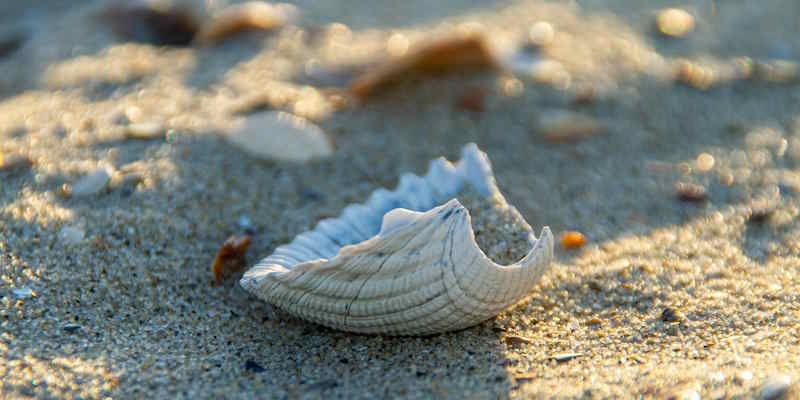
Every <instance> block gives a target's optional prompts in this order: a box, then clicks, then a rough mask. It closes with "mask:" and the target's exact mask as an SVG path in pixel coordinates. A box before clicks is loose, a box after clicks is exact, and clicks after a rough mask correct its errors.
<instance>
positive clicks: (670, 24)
mask: <svg viewBox="0 0 800 400" xmlns="http://www.w3.org/2000/svg"><path fill="white" fill-rule="evenodd" d="M656 27H657V28H658V31H659V32H661V34H663V35H664V36H669V37H674V38H680V37H684V36H686V35H688V34H689V33H690V32H691V31H692V30H694V17H693V16H692V14H689V13H688V12H687V11H686V10H682V9H680V8H667V9H664V10H661V11H659V12H658V15H657V16H656Z"/></svg>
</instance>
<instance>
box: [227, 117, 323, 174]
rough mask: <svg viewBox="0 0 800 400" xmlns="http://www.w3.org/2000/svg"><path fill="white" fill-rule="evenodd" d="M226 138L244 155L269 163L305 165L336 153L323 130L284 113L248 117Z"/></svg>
mask: <svg viewBox="0 0 800 400" xmlns="http://www.w3.org/2000/svg"><path fill="white" fill-rule="evenodd" d="M226 138H227V139H228V141H229V142H230V143H232V144H234V145H236V146H237V147H239V148H240V149H242V150H244V151H245V152H247V153H249V154H251V155H253V156H255V157H259V158H263V159H268V160H280V161H296V162H305V161H309V160H311V159H313V158H323V157H328V156H330V155H331V154H332V153H333V148H332V146H331V143H330V141H329V140H328V137H327V136H326V135H325V132H323V131H322V129H320V127H318V126H316V125H314V124H313V123H311V122H309V121H307V120H305V119H303V118H300V117H298V116H295V115H292V114H289V113H286V112H282V111H267V112H261V113H256V114H251V115H248V116H247V117H246V118H244V119H243V121H239V122H238V126H237V127H235V128H234V129H233V131H232V132H231V133H230V134H228V135H227V136H226Z"/></svg>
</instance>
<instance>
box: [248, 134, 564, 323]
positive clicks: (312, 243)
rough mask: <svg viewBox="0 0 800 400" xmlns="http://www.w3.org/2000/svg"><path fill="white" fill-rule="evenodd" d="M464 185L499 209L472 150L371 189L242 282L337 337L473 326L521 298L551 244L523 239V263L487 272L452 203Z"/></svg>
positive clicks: (463, 216)
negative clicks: (528, 247)
mask: <svg viewBox="0 0 800 400" xmlns="http://www.w3.org/2000/svg"><path fill="white" fill-rule="evenodd" d="M467 186H470V187H471V189H472V190H473V191H476V192H478V193H479V194H480V195H482V196H486V197H487V198H494V199H497V200H498V201H501V202H503V204H505V200H504V199H503V197H502V195H501V194H500V192H499V190H498V188H497V185H496V184H495V181H494V176H493V174H492V170H491V166H490V164H489V159H488V158H487V157H486V154H485V153H483V152H481V151H480V150H479V149H478V147H477V146H476V145H475V144H469V145H467V146H466V147H465V148H464V150H463V157H462V159H461V161H460V162H458V163H457V164H456V165H453V164H451V163H450V162H448V161H447V160H445V159H444V158H439V159H437V160H434V161H432V162H431V164H430V169H429V171H428V173H427V174H426V175H425V176H424V177H419V176H416V175H413V174H404V175H402V176H401V178H400V183H399V185H398V188H397V189H396V190H395V191H388V190H385V189H378V190H376V191H375V192H374V193H373V194H372V195H371V196H370V198H369V200H368V201H367V202H366V203H365V204H353V205H350V206H347V207H346V208H345V209H344V211H343V213H342V216H341V217H339V218H337V219H325V220H323V221H321V222H320V223H319V224H318V225H317V227H316V228H315V229H314V230H312V231H309V232H305V233H303V234H300V235H298V236H297V237H296V238H295V239H294V240H293V241H292V242H291V243H289V244H288V245H284V246H280V247H278V248H277V249H275V252H274V253H273V254H272V255H270V256H269V257H267V258H265V259H263V260H262V261H261V262H259V263H258V264H257V265H255V266H254V267H253V268H251V269H250V270H249V271H247V272H246V273H245V275H244V277H243V278H242V280H241V281H240V283H241V285H242V287H244V288H245V289H246V290H247V291H249V292H250V293H252V294H254V295H256V296H257V297H259V298H261V299H262V300H264V301H267V302H269V303H271V304H273V305H275V306H277V307H278V308H280V309H282V310H284V311H286V312H288V313H290V314H293V315H295V316H297V317H300V318H302V319H305V320H308V321H312V322H316V323H318V324H321V325H325V326H328V327H331V328H334V329H340V330H344V331H351V332H359V333H381V334H390V335H426V334H434V333H440V332H447V331H454V330H459V329H464V328H467V327H470V326H473V325H476V324H478V323H480V322H482V321H485V320H487V319H489V318H492V317H494V316H495V315H497V314H498V313H499V312H501V311H502V310H504V309H505V308H507V307H509V306H512V305H514V304H515V303H517V302H519V301H520V300H522V299H523V298H525V297H526V296H528V294H529V293H530V292H531V290H533V288H534V287H535V286H536V284H537V282H538V280H539V277H540V276H541V275H542V273H543V272H544V271H545V270H546V269H547V267H548V266H549V264H550V261H551V259H552V257H553V236H552V234H551V233H550V230H549V229H548V228H546V227H545V228H544V229H543V230H542V233H541V235H540V238H539V239H538V240H537V239H536V238H535V237H534V235H533V234H532V233H531V234H528V235H527V241H528V243H529V244H530V245H531V247H532V248H531V250H530V251H529V252H528V254H527V255H526V256H525V257H524V258H522V259H521V260H520V261H519V262H517V263H516V264H512V265H508V266H501V265H498V264H496V263H494V262H493V261H492V260H490V259H489V258H488V257H486V255H485V254H484V253H483V251H482V250H481V249H480V247H479V246H478V244H477V243H476V241H475V236H474V233H473V229H472V225H471V218H470V215H469V212H468V211H467V209H466V208H464V207H463V206H462V205H461V204H460V203H459V201H458V200H456V199H455V197H456V196H457V195H458V194H459V193H461V192H462V191H463V190H464V189H466V188H467ZM448 199H449V201H448ZM442 203H444V204H442ZM439 204H442V205H439ZM437 205H438V206H437ZM525 226H526V227H527V224H526V225H525Z"/></svg>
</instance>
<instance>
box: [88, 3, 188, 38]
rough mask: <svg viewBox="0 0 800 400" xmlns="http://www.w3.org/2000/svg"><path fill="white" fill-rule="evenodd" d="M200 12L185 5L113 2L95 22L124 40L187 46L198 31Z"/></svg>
mask: <svg viewBox="0 0 800 400" xmlns="http://www.w3.org/2000/svg"><path fill="white" fill-rule="evenodd" d="M201 11H202V10H200V9H199V8H193V7H191V6H189V5H187V4H178V3H177V2H176V3H175V4H174V5H171V4H169V3H168V2H156V1H133V2H127V3H122V2H113V3H112V4H111V5H109V6H108V7H107V8H105V9H104V10H103V11H101V12H100V13H99V14H98V15H97V18H98V19H99V20H100V21H102V22H104V23H105V24H106V25H108V26H109V27H110V28H111V30H112V31H113V32H114V33H115V34H116V35H117V36H120V37H121V38H123V39H126V40H131V41H135V42H143V43H150V44H154V45H167V46H186V45H189V44H190V43H191V42H192V38H194V35H195V33H196V32H197V30H198V29H199V24H200V23H199V20H200V19H202V18H201V16H200V15H198V14H201V13H202V12H201Z"/></svg>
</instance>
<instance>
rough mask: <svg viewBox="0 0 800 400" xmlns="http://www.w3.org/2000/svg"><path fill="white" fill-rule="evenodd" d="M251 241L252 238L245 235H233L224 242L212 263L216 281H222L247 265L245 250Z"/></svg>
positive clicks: (212, 272)
mask: <svg viewBox="0 0 800 400" xmlns="http://www.w3.org/2000/svg"><path fill="white" fill-rule="evenodd" d="M251 242H252V238H251V237H250V236H248V235H245V236H241V237H238V238H237V237H236V236H231V237H229V238H228V240H226V241H225V243H223V244H222V247H220V248H219V251H217V255H216V256H215V257H214V262H213V264H212V265H211V274H212V276H213V277H214V283H221V282H222V281H224V280H225V278H227V277H229V276H231V275H233V274H235V273H237V272H239V271H241V270H242V269H244V267H245V266H246V264H245V258H244V256H245V252H247V248H248V247H250V243H251Z"/></svg>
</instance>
